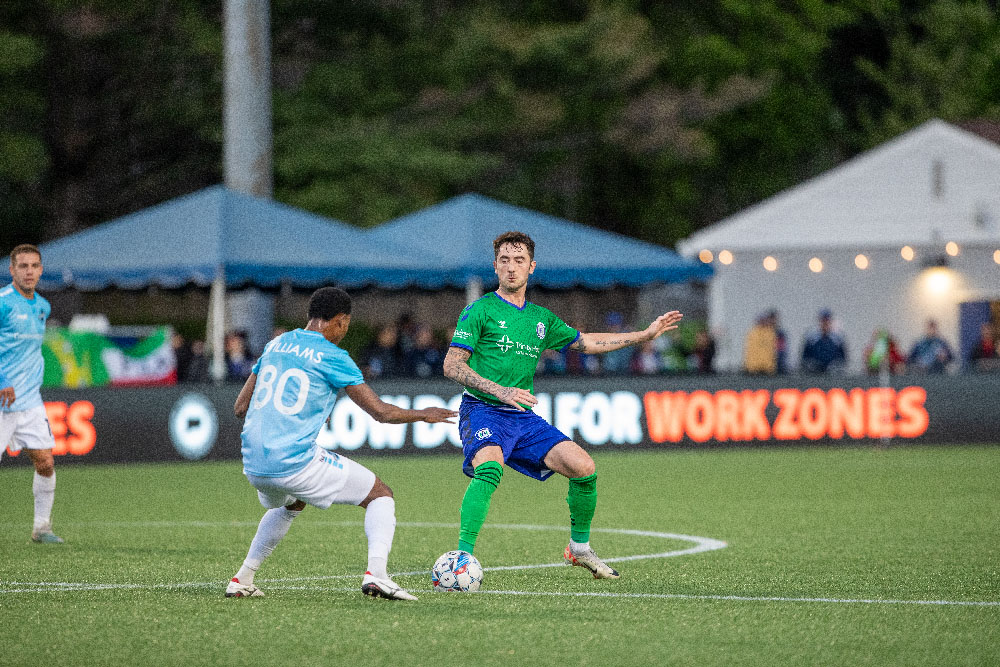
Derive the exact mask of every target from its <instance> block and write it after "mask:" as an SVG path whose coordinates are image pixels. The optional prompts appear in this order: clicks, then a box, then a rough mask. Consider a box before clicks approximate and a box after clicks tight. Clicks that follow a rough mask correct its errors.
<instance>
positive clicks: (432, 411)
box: [344, 384, 458, 424]
mask: <svg viewBox="0 0 1000 667" xmlns="http://www.w3.org/2000/svg"><path fill="white" fill-rule="evenodd" d="M344 391H345V392H347V395H348V396H349V397H350V399H351V400H352V401H354V402H355V403H356V404H357V405H358V407H360V408H361V409H362V410H364V411H365V412H367V413H368V414H370V415H371V416H372V417H373V418H374V419H375V421H378V422H382V423H383V424H409V423H410V422H427V423H428V424H439V423H441V422H447V423H448V424H454V423H455V422H454V421H452V419H453V418H454V417H457V416H458V413H457V412H455V411H454V410H448V409H447V408H424V409H423V410H407V409H406V408H401V407H399V406H396V405H393V404H392V403H386V402H385V401H383V400H382V399H381V398H379V397H378V394H376V393H375V392H374V391H373V390H372V388H371V387H369V386H368V385H367V384H353V385H349V386H347V387H344Z"/></svg>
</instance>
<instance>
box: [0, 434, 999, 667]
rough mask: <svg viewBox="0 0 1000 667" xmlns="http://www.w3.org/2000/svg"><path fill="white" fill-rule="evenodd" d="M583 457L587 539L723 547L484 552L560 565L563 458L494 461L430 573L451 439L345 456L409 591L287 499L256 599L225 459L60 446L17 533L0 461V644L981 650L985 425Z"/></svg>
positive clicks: (233, 656) (228, 651)
mask: <svg viewBox="0 0 1000 667" xmlns="http://www.w3.org/2000/svg"><path fill="white" fill-rule="evenodd" d="M595 458H596V459H597V462H598V471H599V475H600V494H599V505H598V510H597V517H596V519H595V528H600V529H601V531H600V532H595V533H594V535H593V538H592V542H593V544H594V546H595V547H596V548H597V550H598V553H600V554H601V555H602V556H604V557H606V558H614V557H625V556H637V555H650V554H669V553H670V552H677V551H683V550H691V549H694V548H695V547H697V546H698V545H699V544H702V545H707V546H712V545H713V544H714V543H711V542H705V541H704V540H703V541H701V542H698V541H691V540H687V539H680V538H678V537H669V536H663V535H660V536H656V535H649V534H636V533H635V532H633V533H628V532H623V531H629V530H631V531H645V532H647V533H658V534H665V533H666V534H671V535H677V534H680V535H688V536H697V537H701V538H708V539H710V540H717V541H722V542H725V543H726V546H725V547H723V548H716V549H713V550H706V551H703V552H700V553H689V554H687V555H677V556H662V555H661V556H660V557H655V558H652V557H651V558H643V559H636V560H629V561H623V562H619V563H618V565H617V567H618V569H619V570H621V572H622V579H621V580H619V581H595V580H593V579H592V578H590V576H589V574H588V573H587V572H585V571H583V570H582V569H581V568H570V567H565V566H560V567H534V568H525V569H511V570H494V571H491V570H490V569H489V568H490V567H491V566H492V567H498V566H516V565H532V564H549V563H557V562H559V561H560V556H561V553H562V548H563V547H564V546H565V544H566V541H567V539H568V529H567V528H566V524H567V522H568V512H567V509H566V504H565V500H564V498H565V495H566V483H565V481H564V480H562V479H561V478H554V479H552V480H550V481H548V482H545V483H538V482H534V481H532V480H528V479H526V478H524V477H521V476H520V475H518V474H517V473H514V472H513V471H510V470H508V471H506V474H505V476H504V480H503V483H502V484H501V486H500V489H499V490H498V492H497V493H496V495H494V501H493V506H492V509H491V513H490V517H489V520H488V522H487V526H486V528H485V529H484V531H483V533H482V535H481V536H480V542H479V545H478V547H477V556H478V557H479V559H480V560H481V561H482V562H483V565H484V566H485V567H486V568H487V571H486V577H485V580H484V585H483V588H484V590H485V591H486V592H481V593H476V594H466V595H460V594H459V595H456V594H451V595H449V594H435V593H432V592H431V591H430V582H429V578H428V576H427V575H426V574H425V573H424V571H426V570H428V569H429V568H430V565H431V563H432V562H433V561H434V559H435V558H436V557H437V556H438V555H439V554H441V553H442V552H444V551H446V550H448V549H452V548H454V546H455V542H456V539H457V521H458V504H459V501H460V498H461V496H462V493H463V492H464V489H465V485H466V479H465V477H464V476H462V475H461V473H460V471H459V469H458V466H459V462H458V457H457V455H456V456H452V457H445V456H433V457H417V458H405V457H398V458H360V457H359V460H360V461H362V462H363V463H364V464H365V465H368V466H369V467H371V468H372V469H373V470H375V471H376V472H377V473H378V474H379V475H380V476H381V477H382V478H383V479H385V480H386V481H387V482H388V483H389V484H390V486H392V487H393V489H394V491H395V495H396V500H397V516H398V520H399V526H398V528H397V531H396V542H395V546H394V548H393V552H392V555H391V557H390V563H389V567H390V571H391V572H394V573H397V572H398V573H404V574H401V575H399V576H397V581H399V582H400V583H402V584H403V585H405V586H407V587H409V588H410V590H412V591H413V592H415V593H416V594H417V595H418V596H420V601H419V602H416V603H402V602H387V601H383V600H374V599H370V598H366V597H364V596H362V595H361V594H360V591H359V589H360V574H361V573H362V572H363V570H364V563H365V553H366V550H365V539H364V532H363V528H362V523H361V521H362V516H363V512H362V510H360V509H358V508H355V507H333V508H331V509H330V510H327V511H325V512H324V511H320V510H316V509H314V508H308V509H307V510H306V511H305V512H303V513H302V515H301V516H300V517H299V518H298V519H297V520H296V522H295V524H294V525H293V526H292V529H291V531H290V533H289V534H288V537H287V538H286V539H285V541H284V542H282V544H281V545H280V546H279V547H278V549H277V550H276V551H275V553H274V555H273V556H272V557H271V559H270V560H269V561H267V562H266V563H265V564H264V566H263V567H262V568H261V570H260V572H259V573H258V576H257V583H258V585H259V586H260V587H261V588H262V589H263V590H264V591H265V592H266V593H267V597H265V598H263V599H243V600H240V599H226V598H224V597H223V595H222V592H223V589H224V587H225V583H226V581H227V580H228V578H229V577H230V576H232V574H233V572H235V570H236V568H237V567H238V566H239V564H240V562H241V561H242V559H243V557H244V555H245V554H246V549H247V547H248V546H249V542H250V539H251V537H252V536H253V533H254V531H255V528H256V524H257V521H258V519H259V518H260V516H261V513H262V511H263V510H262V508H261V507H260V506H259V505H258V504H257V501H256V495H255V493H254V492H253V491H252V489H251V488H250V486H249V485H248V484H247V483H246V480H245V479H244V478H243V477H242V475H241V472H240V466H239V465H238V464H237V463H225V464H206V463H202V464H182V465H166V464H163V465H143V466H118V467H96V466H63V467H60V468H58V490H57V495H56V508H55V515H54V518H55V527H56V530H57V532H58V533H59V534H61V535H62V536H63V537H65V538H66V540H67V543H66V544H65V545H61V546H59V545H36V544H33V543H31V542H29V540H28V535H29V532H30V524H31V513H32V505H31V473H30V471H29V470H28V469H27V468H25V467H23V466H12V465H10V463H9V462H4V464H3V465H2V466H0V504H2V506H3V508H4V509H5V513H4V517H3V518H2V520H0V527H2V530H0V619H2V622H3V624H4V629H3V631H2V632H0V664H4V665H137V664H144V663H148V664H154V665H319V664H324V665H354V666H363V665H434V666H435V667H445V666H448V665H551V664H556V663H561V664H564V665H571V666H576V665H665V664H677V665H693V664H698V665H743V664H749V665H758V664H759V665H786V664H790V665H887V664H898V665H997V664H1000V447H947V448H946V447H940V448H937V447H906V448H889V449H884V450H879V449H866V448H847V449H828V448H819V449H787V450H782V449H754V450H713V451H700V452H699V451H674V452H656V453H651V452H645V453H643V452H631V453H623V454H604V453H598V454H596V455H595ZM546 527H550V528H546ZM615 531H619V532H615ZM707 546H706V547H705V548H707ZM715 546H719V545H717V544H716V545H715ZM414 572H420V574H407V573H414Z"/></svg>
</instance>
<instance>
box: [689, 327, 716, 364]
mask: <svg viewBox="0 0 1000 667" xmlns="http://www.w3.org/2000/svg"><path fill="white" fill-rule="evenodd" d="M714 359H715V339H713V338H712V336H711V334H709V333H708V330H706V329H700V330H699V331H698V332H697V333H696V334H695V335H694V346H693V347H692V348H691V353H690V354H689V355H688V370H692V371H695V372H696V373H702V374H710V373H714V372H715V369H714V368H713V367H712V362H713V360H714Z"/></svg>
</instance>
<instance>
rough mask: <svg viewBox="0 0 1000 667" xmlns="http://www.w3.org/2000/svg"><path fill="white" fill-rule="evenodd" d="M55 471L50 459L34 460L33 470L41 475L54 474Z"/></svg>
mask: <svg viewBox="0 0 1000 667" xmlns="http://www.w3.org/2000/svg"><path fill="white" fill-rule="evenodd" d="M55 471H56V466H55V464H54V462H53V461H52V460H51V459H49V460H48V461H45V460H42V461H35V472H37V473H38V474H39V475H41V476H42V477H52V475H53V474H55Z"/></svg>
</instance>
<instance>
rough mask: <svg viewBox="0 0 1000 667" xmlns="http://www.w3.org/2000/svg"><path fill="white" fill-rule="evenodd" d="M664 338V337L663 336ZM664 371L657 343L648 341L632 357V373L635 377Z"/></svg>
mask: <svg viewBox="0 0 1000 667" xmlns="http://www.w3.org/2000/svg"><path fill="white" fill-rule="evenodd" d="M661 338H662V336H661ZM662 370H663V363H662V360H661V359H660V351H659V350H658V349H657V348H656V341H653V340H647V341H646V342H645V343H643V344H642V345H640V346H639V347H638V348H637V349H636V351H635V355H633V357H632V373H633V374H635V375H654V374H656V373H659V372H660V371H662Z"/></svg>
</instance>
